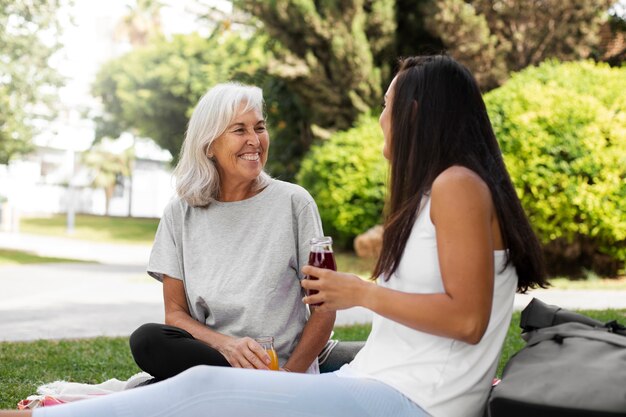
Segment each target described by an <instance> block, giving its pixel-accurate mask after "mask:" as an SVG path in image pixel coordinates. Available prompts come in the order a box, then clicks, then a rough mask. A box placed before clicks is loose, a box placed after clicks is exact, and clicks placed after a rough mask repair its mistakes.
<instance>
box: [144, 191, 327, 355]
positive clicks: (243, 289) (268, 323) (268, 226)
mask: <svg viewBox="0 0 626 417" xmlns="http://www.w3.org/2000/svg"><path fill="white" fill-rule="evenodd" d="M316 236H323V232H322V224H321V221H320V217H319V213H318V211H317V206H316V204H315V201H314V200H313V198H312V197H311V196H310V195H309V193H308V192H307V191H306V190H305V189H303V188H302V187H300V186H298V185H294V184H290V183H286V182H283V181H278V180H271V182H270V184H269V185H268V186H267V187H266V188H265V189H264V190H263V191H261V192H260V193H259V194H257V195H255V196H254V197H252V198H249V199H247V200H243V201H235V202H228V203H225V202H219V201H217V202H212V203H211V204H210V205H209V206H208V207H205V208H201V207H191V206H189V205H188V204H187V203H186V202H185V201H184V200H181V199H180V198H177V199H174V200H172V201H171V202H170V203H169V204H168V205H167V207H166V208H165V211H164V214H163V217H162V218H161V222H160V223H159V228H158V230H157V232H156V236H155V239H154V245H153V247H152V253H151V254H150V261H149V263H148V274H150V275H151V276H153V277H154V278H156V279H158V280H159V281H162V279H163V277H162V276H163V275H167V276H169V277H171V278H176V279H180V280H183V282H184V284H185V292H186V296H187V303H188V305H189V310H190V312H191V316H192V317H193V318H194V319H196V320H198V321H199V322H201V323H206V325H207V326H209V327H210V328H211V329H213V330H215V331H218V332H220V333H223V334H227V335H231V336H236V337H244V336H249V337H259V336H274V346H275V349H276V352H277V354H278V358H279V363H280V365H281V366H282V365H284V363H285V362H286V361H287V359H288V358H289V356H290V355H291V352H292V351H293V349H294V348H295V346H296V344H297V343H298V341H299V339H300V336H301V334H302V329H303V327H304V325H305V323H306V321H307V319H308V315H309V314H308V310H307V307H306V305H305V304H304V303H302V296H303V290H302V287H301V286H300V279H302V273H301V272H300V269H301V268H302V266H304V265H306V264H307V262H308V253H309V240H310V239H311V238H312V237H316Z"/></svg>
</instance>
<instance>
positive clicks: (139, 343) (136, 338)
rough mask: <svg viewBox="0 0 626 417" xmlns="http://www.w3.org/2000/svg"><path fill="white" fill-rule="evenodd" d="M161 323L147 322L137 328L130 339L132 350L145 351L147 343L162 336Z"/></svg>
mask: <svg viewBox="0 0 626 417" xmlns="http://www.w3.org/2000/svg"><path fill="white" fill-rule="evenodd" d="M161 326H162V325H160V324H157V323H146V324H143V325H141V326H139V327H138V328H137V330H135V331H134V332H133V333H132V334H131V335H130V338H129V340H128V342H129V344H130V350H131V351H133V352H135V351H143V350H144V349H145V347H146V346H147V345H150V344H152V343H153V342H154V340H155V339H158V338H160V337H161V334H162V329H161Z"/></svg>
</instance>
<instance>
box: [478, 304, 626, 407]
mask: <svg viewBox="0 0 626 417" xmlns="http://www.w3.org/2000/svg"><path fill="white" fill-rule="evenodd" d="M520 325H521V327H522V328H523V329H524V330H525V333H523V334H522V337H523V338H524V340H526V343H527V344H526V346H525V347H524V348H523V349H521V350H520V351H519V352H517V353H516V354H515V355H514V356H513V357H511V359H510V360H509V361H508V362H507V364H506V366H505V368H504V371H503V373H502V381H501V382H500V383H499V384H497V385H496V386H495V387H494V388H493V390H492V392H491V394H490V396H489V401H488V406H487V415H488V416H490V417H504V416H506V417H517V416H520V417H522V416H524V417H526V416H534V417H544V416H545V417H583V416H585V417H587V416H607V417H608V416H626V329H625V328H624V327H623V326H621V325H620V324H618V323H617V322H615V321H613V322H609V323H607V324H604V323H601V322H599V321H596V320H593V319H591V318H589V317H586V316H583V315H581V314H577V313H573V312H571V311H567V310H563V309H561V308H559V307H556V306H550V305H546V304H544V303H542V302H541V301H539V300H537V299H533V301H532V302H531V303H530V304H529V305H528V307H526V309H524V311H523V312H522V320H521V324H520Z"/></svg>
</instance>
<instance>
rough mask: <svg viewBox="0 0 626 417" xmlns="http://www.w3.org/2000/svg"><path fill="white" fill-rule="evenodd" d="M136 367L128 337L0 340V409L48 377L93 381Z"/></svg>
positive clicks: (127, 374) (124, 375) (122, 376)
mask: <svg viewBox="0 0 626 417" xmlns="http://www.w3.org/2000/svg"><path fill="white" fill-rule="evenodd" d="M139 371H140V370H139V369H138V368H137V365H135V362H134V361H133V359H132V356H131V354H130V350H129V348H128V338H104V337H100V338H96V339H85V340H64V341H45V340H40V341H36V342H17V343H6V342H5V343H0V409H6V408H9V409H11V408H13V409H14V408H16V404H17V402H18V401H19V400H21V399H24V398H26V397H27V396H29V395H31V394H34V393H35V392H36V390H37V387H38V386H39V385H42V384H45V383H49V382H52V381H56V380H65V381H72V382H85V383H91V384H95V383H100V382H102V381H105V380H107V379H110V378H118V379H122V380H123V379H127V378H129V377H130V376H131V375H133V374H135V373H137V372H139Z"/></svg>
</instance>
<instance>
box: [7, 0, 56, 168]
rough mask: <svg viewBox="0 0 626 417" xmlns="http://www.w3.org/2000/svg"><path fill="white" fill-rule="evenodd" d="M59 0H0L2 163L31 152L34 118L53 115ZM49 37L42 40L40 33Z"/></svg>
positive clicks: (46, 117) (34, 131) (34, 130)
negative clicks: (52, 61)
mask: <svg viewBox="0 0 626 417" xmlns="http://www.w3.org/2000/svg"><path fill="white" fill-rule="evenodd" d="M60 4H61V1H60V0H31V1H27V2H25V1H10V0H0V5H1V8H0V62H2V74H1V75H0V108H1V109H2V111H1V112H0V164H6V163H8V162H9V160H10V159H11V158H12V157H14V156H16V155H18V154H24V153H27V152H29V151H30V150H31V139H32V137H33V135H34V134H35V133H36V129H35V123H36V120H37V119H49V118H50V117H51V116H52V115H53V109H54V106H53V98H54V89H55V88H56V87H58V86H60V84H61V78H60V76H59V74H58V73H57V72H56V71H55V70H53V69H52V68H50V66H49V65H48V60H49V59H50V57H51V56H52V55H53V54H54V52H55V51H56V50H57V49H58V47H59V45H58V42H57V36H58V34H59V32H60V28H59V22H58V21H57V17H56V12H57V10H58V9H59V7H60ZM43 33H46V34H48V35H52V36H51V37H50V39H51V40H46V41H44V39H43V37H42V34H43Z"/></svg>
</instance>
